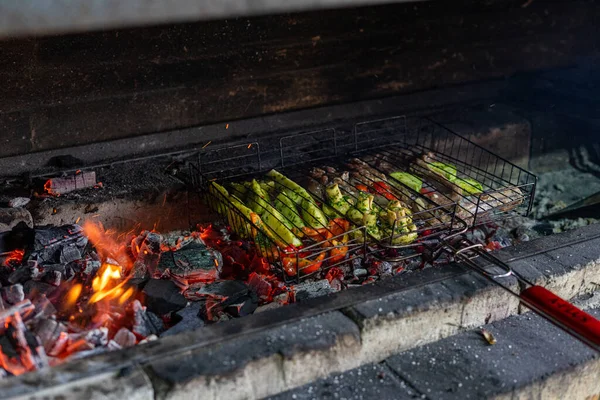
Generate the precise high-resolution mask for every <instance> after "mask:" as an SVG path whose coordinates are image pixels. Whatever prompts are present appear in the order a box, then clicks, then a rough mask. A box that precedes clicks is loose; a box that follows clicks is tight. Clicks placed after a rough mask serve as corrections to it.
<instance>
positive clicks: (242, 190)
mask: <svg viewBox="0 0 600 400" xmlns="http://www.w3.org/2000/svg"><path fill="white" fill-rule="evenodd" d="M229 186H231V188H232V189H233V192H234V194H235V195H236V196H237V197H239V198H240V199H243V198H244V197H246V193H248V189H249V187H246V185H245V184H243V183H237V182H231V183H230V184H229Z"/></svg>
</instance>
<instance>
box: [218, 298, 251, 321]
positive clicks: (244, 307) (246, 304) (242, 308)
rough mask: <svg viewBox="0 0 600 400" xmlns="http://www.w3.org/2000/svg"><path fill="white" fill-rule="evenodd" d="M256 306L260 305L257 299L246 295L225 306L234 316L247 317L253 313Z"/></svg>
mask: <svg viewBox="0 0 600 400" xmlns="http://www.w3.org/2000/svg"><path fill="white" fill-rule="evenodd" d="M256 307H258V302H257V301H256V299H253V298H252V297H250V296H244V297H242V298H240V299H239V300H237V301H236V302H235V303H233V304H230V305H228V306H227V307H225V311H226V312H227V313H228V314H230V315H231V316H233V317H245V316H247V315H250V314H252V313H253V312H254V311H255V310H256Z"/></svg>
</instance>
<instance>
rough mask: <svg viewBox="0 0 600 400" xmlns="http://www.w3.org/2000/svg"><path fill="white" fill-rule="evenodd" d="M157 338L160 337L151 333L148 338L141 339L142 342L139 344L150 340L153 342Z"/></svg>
mask: <svg viewBox="0 0 600 400" xmlns="http://www.w3.org/2000/svg"><path fill="white" fill-rule="evenodd" d="M157 339H158V336H156V335H150V336H148V337H147V338H146V339H144V340H140V342H139V343H138V344H144V343H148V342H153V341H155V340H157Z"/></svg>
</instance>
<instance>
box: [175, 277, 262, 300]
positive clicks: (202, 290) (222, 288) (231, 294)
mask: <svg viewBox="0 0 600 400" xmlns="http://www.w3.org/2000/svg"><path fill="white" fill-rule="evenodd" d="M249 293H250V289H249V288H248V285H246V284H245V283H244V282H242V281H219V282H213V283H209V284H206V285H200V286H198V287H190V289H188V290H187V291H186V296H187V297H188V298H190V300H202V299H207V298H213V299H219V300H221V301H226V300H229V304H231V303H233V302H235V301H237V300H238V299H240V298H242V297H244V296H247V295H249Z"/></svg>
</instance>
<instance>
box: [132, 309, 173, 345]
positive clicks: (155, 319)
mask: <svg viewBox="0 0 600 400" xmlns="http://www.w3.org/2000/svg"><path fill="white" fill-rule="evenodd" d="M130 312H131V313H132V314H133V327H132V329H131V330H132V331H133V333H135V334H136V335H137V336H138V337H143V338H145V337H148V336H150V335H153V334H154V335H158V334H160V333H162V332H163V331H164V330H165V327H164V323H163V321H162V319H160V317H159V316H158V315H156V314H154V313H153V312H150V311H147V310H146V308H145V307H144V306H142V303H140V302H139V300H134V301H133V302H132V303H131V305H130Z"/></svg>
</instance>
